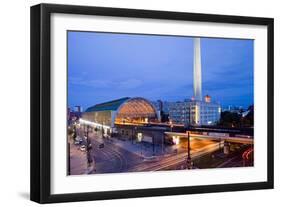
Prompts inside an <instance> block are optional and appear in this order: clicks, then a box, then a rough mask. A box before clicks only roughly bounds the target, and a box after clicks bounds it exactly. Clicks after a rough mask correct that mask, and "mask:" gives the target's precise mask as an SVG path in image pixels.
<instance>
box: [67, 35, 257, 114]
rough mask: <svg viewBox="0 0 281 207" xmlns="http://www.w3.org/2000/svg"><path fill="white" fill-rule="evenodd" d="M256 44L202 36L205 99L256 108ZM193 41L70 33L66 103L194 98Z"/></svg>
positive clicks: (167, 37) (147, 36) (88, 104)
mask: <svg viewBox="0 0 281 207" xmlns="http://www.w3.org/2000/svg"><path fill="white" fill-rule="evenodd" d="M253 49H254V41H253V40H237V39H219V38H201V61H202V95H206V94H208V95H210V96H211V97H212V100H214V101H216V102H218V103H220V104H221V105H222V106H223V107H225V106H228V105H232V106H243V107H248V106H249V105H251V104H253V61H254V60H253V58H254V57H253ZM192 79H193V38H192V37H178V36H157V35H132V34H112V33H96V32H68V105H69V106H70V107H73V106H76V105H81V106H82V107H83V109H84V110H85V109H86V108H87V107H89V106H92V105H95V104H97V103H101V102H106V101H110V100H113V99H119V98H122V97H144V98H147V99H149V100H152V101H154V100H158V99H161V100H162V101H182V100H184V99H189V98H191V97H192V96H193V80H192Z"/></svg>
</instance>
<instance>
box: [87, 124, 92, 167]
mask: <svg viewBox="0 0 281 207" xmlns="http://www.w3.org/2000/svg"><path fill="white" fill-rule="evenodd" d="M89 131H90V126H89V125H87V128H86V138H87V140H86V143H87V163H88V168H89V167H90V166H91V165H92V164H93V158H92V156H91V151H92V143H91V139H90V137H89Z"/></svg>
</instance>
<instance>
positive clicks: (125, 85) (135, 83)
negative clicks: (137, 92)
mask: <svg viewBox="0 0 281 207" xmlns="http://www.w3.org/2000/svg"><path fill="white" fill-rule="evenodd" d="M142 83H143V81H141V80H139V79H134V78H132V79H128V80H125V81H122V82H120V84H119V86H118V89H123V90H127V89H135V88H138V87H140V86H141V85H142Z"/></svg>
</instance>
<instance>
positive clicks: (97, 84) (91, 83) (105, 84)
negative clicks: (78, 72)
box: [68, 77, 114, 89]
mask: <svg viewBox="0 0 281 207" xmlns="http://www.w3.org/2000/svg"><path fill="white" fill-rule="evenodd" d="M68 81H69V83H70V84H73V85H80V86H87V87H91V88H98V89H100V88H111V87H113V85H114V83H113V82H112V81H109V80H107V79H103V80H85V79H82V78H79V77H69V79H68Z"/></svg>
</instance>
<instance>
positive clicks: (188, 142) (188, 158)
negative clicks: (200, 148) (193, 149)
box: [186, 132, 192, 169]
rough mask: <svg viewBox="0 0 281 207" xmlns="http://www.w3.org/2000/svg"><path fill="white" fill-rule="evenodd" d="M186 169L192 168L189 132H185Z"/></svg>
mask: <svg viewBox="0 0 281 207" xmlns="http://www.w3.org/2000/svg"><path fill="white" fill-rule="evenodd" d="M186 165H187V169H192V161H191V156H190V133H189V132H187V160H186Z"/></svg>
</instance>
